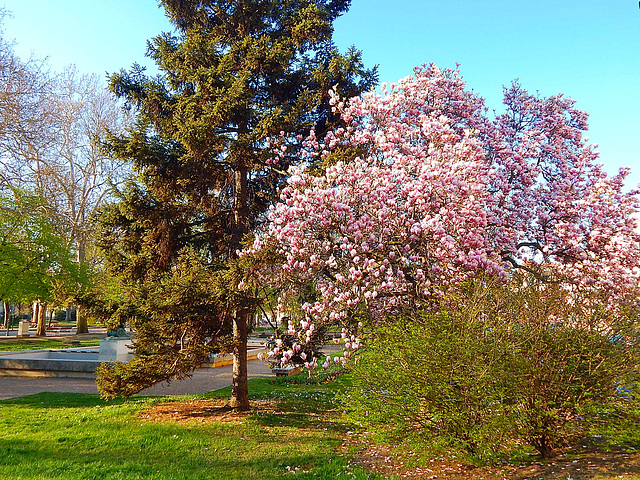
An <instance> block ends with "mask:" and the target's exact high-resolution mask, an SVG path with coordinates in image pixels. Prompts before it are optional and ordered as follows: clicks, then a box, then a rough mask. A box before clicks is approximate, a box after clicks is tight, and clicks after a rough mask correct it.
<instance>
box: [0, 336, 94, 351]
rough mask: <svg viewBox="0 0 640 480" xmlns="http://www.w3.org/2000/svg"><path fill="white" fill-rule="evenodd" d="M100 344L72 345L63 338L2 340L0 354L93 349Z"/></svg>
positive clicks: (84, 341)
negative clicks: (24, 351)
mask: <svg viewBox="0 0 640 480" xmlns="http://www.w3.org/2000/svg"><path fill="white" fill-rule="evenodd" d="M99 343H100V340H99V339H96V340H80V341H79V344H75V345H72V344H71V343H70V342H67V341H66V340H64V339H62V338H33V339H23V338H6V339H5V338H2V339H0V352H13V351H18V350H40V349H43V348H71V347H74V348H77V347H92V346H96V345H98V344H99Z"/></svg>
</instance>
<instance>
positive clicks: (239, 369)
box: [229, 309, 249, 410]
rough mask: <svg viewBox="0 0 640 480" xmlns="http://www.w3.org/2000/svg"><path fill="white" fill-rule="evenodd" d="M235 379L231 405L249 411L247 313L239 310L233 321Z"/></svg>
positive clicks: (232, 385)
mask: <svg viewBox="0 0 640 480" xmlns="http://www.w3.org/2000/svg"><path fill="white" fill-rule="evenodd" d="M233 339H234V346H233V379H232V383H231V400H230V401H229V405H231V407H233V408H235V409H237V410H249V386H248V384H247V379H248V376H247V311H246V310H244V309H241V310H237V311H236V314H235V316H234V319H233Z"/></svg>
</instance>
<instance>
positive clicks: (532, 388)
mask: <svg viewBox="0 0 640 480" xmlns="http://www.w3.org/2000/svg"><path fill="white" fill-rule="evenodd" d="M578 298H579V300H577V299H578ZM596 300H597V301H596ZM596 300H594V299H593V298H587V297H585V296H582V297H579V296H577V295H575V292H573V291H571V290H569V289H564V288H560V287H559V286H558V285H554V284H550V283H548V282H547V283H542V282H536V281H535V279H533V278H531V277H527V278H525V277H520V278H518V277H514V278H512V280H511V282H510V283H509V284H508V285H503V284H499V283H493V282H491V281H489V280H486V279H485V280H483V281H481V282H477V283H475V284H473V285H470V286H469V288H468V289H467V290H466V291H464V292H462V293H459V294H458V295H457V296H456V297H455V298H453V299H450V301H449V302H447V304H448V305H449V308H448V310H447V311H444V310H441V311H437V312H435V313H434V312H421V313H419V314H416V315H415V316H413V318H406V317H405V318H400V319H389V321H388V322H387V323H386V324H385V325H382V326H380V328H378V329H377V330H376V331H375V332H373V334H371V335H370V337H369V338H368V339H367V344H368V349H367V351H366V352H363V354H362V355H360V356H359V359H358V364H357V366H356V367H355V368H354V372H353V374H354V378H353V381H354V389H353V391H352V392H350V394H349V395H348V396H347V397H346V398H345V401H346V404H347V406H348V407H349V409H350V410H351V412H352V413H353V414H355V416H357V418H359V419H360V420H362V421H363V422H364V423H367V424H369V425H378V426H380V425H382V426H383V428H384V429H386V430H388V431H391V432H393V433H396V434H400V435H406V434H407V433H409V432H413V433H417V434H419V435H420V437H421V438H422V439H424V440H426V441H428V442H430V443H431V444H432V445H435V444H441V445H445V446H447V447H456V448H458V449H460V450H463V451H466V452H468V453H469V454H471V455H472V456H473V457H475V458H477V459H485V458H487V457H490V456H494V455H501V454H505V453H507V451H508V450H510V449H513V448H515V447H516V446H517V445H520V444H523V443H526V444H529V445H530V446H532V447H534V448H535V449H536V450H537V451H538V452H539V453H540V454H541V455H542V456H548V455H549V454H550V453H551V452H552V451H553V449H554V448H557V447H559V446H562V445H565V444H567V442H568V441H570V440H571V439H572V438H573V436H575V435H580V434H583V433H584V432H585V431H586V430H587V429H588V428H589V426H590V424H591V423H592V422H593V421H594V417H592V416H590V415H589V412H597V411H598V410H599V409H604V408H608V407H609V406H610V405H612V404H615V403H616V402H621V401H629V399H630V397H631V396H632V393H633V392H629V391H628V390H629V388H631V387H630V386H632V385H634V382H635V380H636V378H635V377H636V375H637V371H638V370H637V365H638V345H637V343H636V342H635V341H633V339H634V338H636V336H635V334H634V333H633V332H634V329H635V328H636V326H635V323H636V322H635V319H634V318H626V319H625V318H624V317H625V314H624V312H623V311H621V310H620V311H617V312H616V317H615V319H614V318H610V317H609V313H610V312H609V311H608V310H607V309H606V308H600V306H601V305H603V303H601V299H596Z"/></svg>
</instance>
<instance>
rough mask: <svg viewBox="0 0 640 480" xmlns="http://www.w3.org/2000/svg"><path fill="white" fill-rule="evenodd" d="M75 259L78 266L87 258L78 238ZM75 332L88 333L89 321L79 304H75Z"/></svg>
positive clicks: (82, 243) (83, 245)
mask: <svg viewBox="0 0 640 480" xmlns="http://www.w3.org/2000/svg"><path fill="white" fill-rule="evenodd" d="M77 260H78V264H79V265H80V266H82V265H83V264H84V263H85V262H86V260H87V255H86V247H85V242H84V240H78V256H77ZM76 333H89V323H88V321H87V315H86V312H85V309H84V308H83V307H81V306H79V305H76Z"/></svg>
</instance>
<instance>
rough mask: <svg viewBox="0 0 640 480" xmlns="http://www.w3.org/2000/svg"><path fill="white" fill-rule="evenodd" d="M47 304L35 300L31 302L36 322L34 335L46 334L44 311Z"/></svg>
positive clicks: (43, 335) (42, 335)
mask: <svg viewBox="0 0 640 480" xmlns="http://www.w3.org/2000/svg"><path fill="white" fill-rule="evenodd" d="M46 310H47V305H46V304H45V303H40V302H35V303H34V304H33V316H34V317H35V320H36V322H38V323H37V327H36V336H38V337H45V336H46V335H47V326H46V324H45V312H46Z"/></svg>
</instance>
